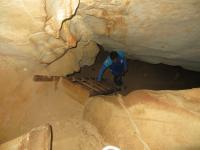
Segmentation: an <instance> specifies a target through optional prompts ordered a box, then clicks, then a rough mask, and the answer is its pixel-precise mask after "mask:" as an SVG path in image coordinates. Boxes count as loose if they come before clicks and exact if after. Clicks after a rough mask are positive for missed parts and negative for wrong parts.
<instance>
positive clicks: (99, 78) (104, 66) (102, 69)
mask: <svg viewBox="0 0 200 150" xmlns="http://www.w3.org/2000/svg"><path fill="white" fill-rule="evenodd" d="M111 64H112V60H111V59H110V57H107V58H106V60H105V61H104V63H103V65H102V67H101V69H100V70H99V74H98V77H97V81H101V79H102V77H103V74H104V72H105V70H106V69H107V68H108V67H109V66H110V65H111Z"/></svg>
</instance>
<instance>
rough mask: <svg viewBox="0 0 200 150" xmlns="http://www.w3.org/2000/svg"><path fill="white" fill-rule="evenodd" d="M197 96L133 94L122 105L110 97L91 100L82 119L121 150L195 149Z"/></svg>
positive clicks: (199, 113)
mask: <svg viewBox="0 0 200 150" xmlns="http://www.w3.org/2000/svg"><path fill="white" fill-rule="evenodd" d="M199 92H200V91H199V89H192V90H185V91H176V92H173V91H160V92H155V91H136V92H132V93H130V94H129V95H127V96H126V97H123V102H121V100H120V99H119V97H118V98H117V97H114V96H113V97H103V96H102V97H96V98H91V99H90V101H89V102H88V103H87V105H86V108H85V112H84V117H85V119H86V120H88V121H89V122H91V123H92V124H93V125H95V126H96V127H97V129H98V131H99V132H100V133H101V134H102V136H103V137H104V138H105V140H106V141H108V142H109V143H111V144H113V145H116V146H119V147H121V149H126V150H133V149H148V148H149V149H163V150H168V149H170V150H177V149H180V150H181V149H199V148H200V142H199V138H200V108H199V104H200V97H199ZM119 102H120V103H122V105H121V104H120V103H119ZM122 106H125V109H124V107H122ZM145 147H146V148H145Z"/></svg>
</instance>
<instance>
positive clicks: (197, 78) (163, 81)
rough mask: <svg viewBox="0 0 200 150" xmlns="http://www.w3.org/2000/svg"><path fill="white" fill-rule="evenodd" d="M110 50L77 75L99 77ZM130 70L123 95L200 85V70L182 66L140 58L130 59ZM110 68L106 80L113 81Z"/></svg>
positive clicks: (126, 77) (105, 76)
mask: <svg viewBox="0 0 200 150" xmlns="http://www.w3.org/2000/svg"><path fill="white" fill-rule="evenodd" d="M108 55H109V53H108V52H106V51H103V50H101V51H100V53H99V54H98V56H97V59H96V61H95V64H94V65H92V66H85V67H83V68H81V71H80V72H79V73H75V74H74V75H75V76H78V77H86V78H93V79H94V78H97V75H98V72H99V69H100V67H101V65H102V64H103V62H104V60H105V59H106V57H107V56H108ZM127 61H128V72H127V73H126V75H125V76H124V77H123V82H124V84H123V86H124V88H123V89H122V91H121V92H120V93H121V94H123V95H126V94H128V93H129V92H131V91H133V90H139V89H148V90H181V89H191V88H197V87H200V72H195V71H189V70H186V69H183V68H182V67H180V66H170V65H165V64H150V63H146V62H142V61H138V60H130V59H128V60H127ZM112 78H113V77H112V74H111V73H110V71H109V69H107V71H106V72H105V73H104V80H105V82H109V83H111V82H113V79H112Z"/></svg>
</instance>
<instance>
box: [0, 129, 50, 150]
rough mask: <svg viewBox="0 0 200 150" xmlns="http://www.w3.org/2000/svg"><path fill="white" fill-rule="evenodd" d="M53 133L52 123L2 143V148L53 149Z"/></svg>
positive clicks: (6, 149) (5, 149) (4, 149)
mask: <svg viewBox="0 0 200 150" xmlns="http://www.w3.org/2000/svg"><path fill="white" fill-rule="evenodd" d="M51 138H52V133H51V127H50V125H44V126H40V127H37V128H34V129H32V130H31V131H30V132H29V133H27V134H24V135H23V136H21V137H18V138H16V139H14V140H11V141H9V142H6V143H4V144H1V145H0V149H1V150H25V149H26V150H32V149H37V150H51V142H52V139H51Z"/></svg>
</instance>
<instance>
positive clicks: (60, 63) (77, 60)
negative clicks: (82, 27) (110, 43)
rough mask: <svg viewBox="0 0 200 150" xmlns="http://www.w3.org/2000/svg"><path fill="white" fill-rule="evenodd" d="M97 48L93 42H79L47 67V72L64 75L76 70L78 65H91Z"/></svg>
mask: <svg viewBox="0 0 200 150" xmlns="http://www.w3.org/2000/svg"><path fill="white" fill-rule="evenodd" d="M98 52H99V48H98V46H97V45H96V43H95V42H88V43H85V42H82V43H79V45H78V46H77V48H73V49H70V50H69V51H68V52H67V53H66V54H65V55H64V56H63V57H62V58H60V59H59V60H57V61H56V62H54V63H52V64H50V65H49V66H48V67H47V70H48V71H49V74H52V75H61V76H62V75H66V74H72V73H73V72H78V71H79V70H80V67H82V66H85V65H92V64H93V63H94V61H95V57H96V55H97V54H98Z"/></svg>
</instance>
